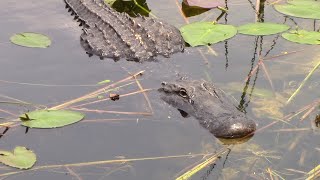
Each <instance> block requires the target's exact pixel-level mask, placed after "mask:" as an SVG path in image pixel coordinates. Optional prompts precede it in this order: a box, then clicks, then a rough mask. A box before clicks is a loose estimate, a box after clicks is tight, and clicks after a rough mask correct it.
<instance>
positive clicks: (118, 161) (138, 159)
mask: <svg viewBox="0 0 320 180" xmlns="http://www.w3.org/2000/svg"><path fill="white" fill-rule="evenodd" d="M209 155H213V153H199V154H183V155H173V156H158V157H145V158H132V159H113V160H104V161H91V162H83V163H72V164H55V165H46V166H37V167H33V168H32V169H28V170H23V171H12V172H7V173H2V174H0V177H7V176H10V175H15V174H21V173H27V172H33V171H37V170H42V169H53V168H62V167H66V166H67V167H84V166H94V165H101V164H114V163H125V162H136V161H146V160H159V159H172V158H194V157H198V156H209Z"/></svg>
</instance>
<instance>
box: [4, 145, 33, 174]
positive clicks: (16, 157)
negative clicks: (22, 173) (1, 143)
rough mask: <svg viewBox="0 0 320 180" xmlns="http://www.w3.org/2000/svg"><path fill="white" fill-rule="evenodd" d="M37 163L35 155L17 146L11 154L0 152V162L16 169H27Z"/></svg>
mask: <svg viewBox="0 0 320 180" xmlns="http://www.w3.org/2000/svg"><path fill="white" fill-rule="evenodd" d="M36 161H37V157H36V155H35V154H34V153H33V152H32V151H31V150H29V149H27V148H25V147H22V146H17V147H15V148H14V150H13V153H12V152H10V151H3V150H0V162H1V163H3V164H5V165H7V166H11V167H15V168H18V169H29V168H31V167H32V166H33V165H34V163H35V162H36Z"/></svg>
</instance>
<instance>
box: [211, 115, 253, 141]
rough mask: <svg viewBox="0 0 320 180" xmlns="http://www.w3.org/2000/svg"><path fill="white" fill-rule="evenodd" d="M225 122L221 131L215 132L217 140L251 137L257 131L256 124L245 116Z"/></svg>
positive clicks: (216, 130)
mask: <svg viewBox="0 0 320 180" xmlns="http://www.w3.org/2000/svg"><path fill="white" fill-rule="evenodd" d="M231 118H232V119H229V120H228V121H225V123H223V125H222V126H221V127H220V128H219V129H215V130H213V132H212V133H213V134H214V135H215V136H216V137H217V138H224V139H234V138H243V137H250V136H252V135H253V133H254V131H255V130H256V123H255V122H254V121H253V120H252V119H250V118H247V117H245V116H233V117H231Z"/></svg>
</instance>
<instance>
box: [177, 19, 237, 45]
mask: <svg viewBox="0 0 320 180" xmlns="http://www.w3.org/2000/svg"><path fill="white" fill-rule="evenodd" d="M180 31H181V34H182V36H183V38H184V40H185V41H186V42H187V43H188V44H190V45H191V46H193V47H194V46H199V45H208V44H213V43H217V42H220V41H224V40H226V39H229V38H231V37H233V36H234V35H236V34H237V29H236V28H235V27H234V26H232V25H224V24H214V23H212V22H196V23H192V24H188V25H185V26H183V27H181V29H180Z"/></svg>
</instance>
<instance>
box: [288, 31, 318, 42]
mask: <svg viewBox="0 0 320 180" xmlns="http://www.w3.org/2000/svg"><path fill="white" fill-rule="evenodd" d="M282 37H283V38H285V39H286V40H288V41H291V42H296V43H300V44H320V32H316V31H305V30H294V31H290V32H289V33H283V34H282Z"/></svg>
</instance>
